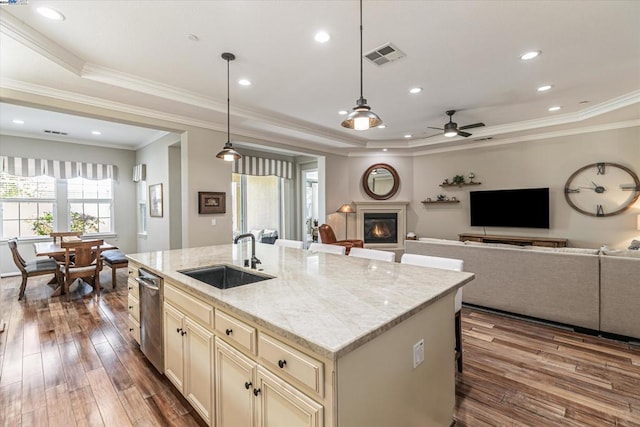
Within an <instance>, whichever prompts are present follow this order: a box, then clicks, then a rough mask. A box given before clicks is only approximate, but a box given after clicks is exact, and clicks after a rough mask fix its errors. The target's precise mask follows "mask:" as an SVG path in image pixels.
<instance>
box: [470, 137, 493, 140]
mask: <svg viewBox="0 0 640 427" xmlns="http://www.w3.org/2000/svg"><path fill="white" fill-rule="evenodd" d="M492 139H493V137H492V136H487V137H486V138H478V139H474V141H490V140H492Z"/></svg>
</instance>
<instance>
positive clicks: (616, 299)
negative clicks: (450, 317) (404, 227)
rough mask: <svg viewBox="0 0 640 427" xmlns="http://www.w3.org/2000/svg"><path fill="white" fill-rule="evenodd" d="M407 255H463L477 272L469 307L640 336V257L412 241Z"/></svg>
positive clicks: (468, 292)
mask: <svg viewBox="0 0 640 427" xmlns="http://www.w3.org/2000/svg"><path fill="white" fill-rule="evenodd" d="M405 252H406V253H414V254H421V255H431V256H442V257H449V258H458V259H462V260H463V261H464V270H465V271H470V272H473V273H475V275H476V278H475V280H474V281H473V282H471V283H469V284H468V285H466V286H465V287H464V290H463V302H465V303H468V304H474V305H478V306H483V307H488V308H493V309H498V310H503V311H506V312H510V313H516V314H521V315H525V316H530V317H535V318H539V319H544V320H550V321H553V322H558V323H563V324H568V325H573V326H577V327H580V328H586V329H590V330H593V331H601V332H606V333H612V334H617V335H624V336H628V337H634V338H640V316H639V315H638V314H637V311H638V308H637V307H638V306H640V252H638V251H609V252H606V253H601V252H600V250H598V249H583V248H543V247H538V246H515V245H506V244H500V243H478V242H458V241H454V240H442V239H425V238H422V239H420V240H407V241H406V242H405Z"/></svg>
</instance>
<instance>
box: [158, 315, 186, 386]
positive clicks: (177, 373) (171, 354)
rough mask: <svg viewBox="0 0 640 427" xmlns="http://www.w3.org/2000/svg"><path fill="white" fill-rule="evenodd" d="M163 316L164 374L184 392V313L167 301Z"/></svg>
mask: <svg viewBox="0 0 640 427" xmlns="http://www.w3.org/2000/svg"><path fill="white" fill-rule="evenodd" d="M162 318H163V323H164V325H163V326H164V374H165V375H166V376H167V378H169V380H170V381H171V382H172V383H173V385H175V386H176V388H177V389H178V390H179V391H180V393H184V350H183V345H182V341H183V339H182V337H183V335H182V332H184V329H183V328H182V324H183V321H184V314H182V312H181V311H179V310H177V309H175V308H173V307H172V306H171V305H170V304H168V303H166V302H165V303H164V308H163V310H162Z"/></svg>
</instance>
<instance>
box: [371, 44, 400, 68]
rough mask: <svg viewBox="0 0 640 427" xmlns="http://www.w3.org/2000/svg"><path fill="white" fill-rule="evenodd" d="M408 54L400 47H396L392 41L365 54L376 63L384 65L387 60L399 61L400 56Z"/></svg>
mask: <svg viewBox="0 0 640 427" xmlns="http://www.w3.org/2000/svg"><path fill="white" fill-rule="evenodd" d="M405 56H406V55H405V54H404V52H402V51H401V50H400V49H398V48H397V47H395V46H394V45H393V44H391V43H387V44H385V45H382V46H380V47H377V48H375V49H373V50H372V51H370V52H367V53H365V54H364V57H365V58H367V59H368V60H369V61H371V62H373V63H374V64H376V65H384V64H386V63H387V62H393V61H397V60H398V59H400V58H404V57H405Z"/></svg>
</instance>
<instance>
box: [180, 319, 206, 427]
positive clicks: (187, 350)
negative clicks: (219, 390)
mask: <svg viewBox="0 0 640 427" xmlns="http://www.w3.org/2000/svg"><path fill="white" fill-rule="evenodd" d="M183 329H184V332H186V334H185V335H184V337H183V340H184V373H185V381H184V395H185V397H186V398H187V400H188V401H189V403H191V405H192V406H193V407H194V408H195V409H196V411H198V413H199V414H200V416H201V417H202V418H203V419H204V420H205V421H206V422H207V424H209V425H211V408H212V403H213V377H212V374H213V333H212V332H209V331H207V330H206V329H205V328H203V327H202V326H200V325H198V324H197V323H195V322H194V321H193V320H191V319H190V318H189V317H186V318H185V319H184V323H183Z"/></svg>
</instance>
